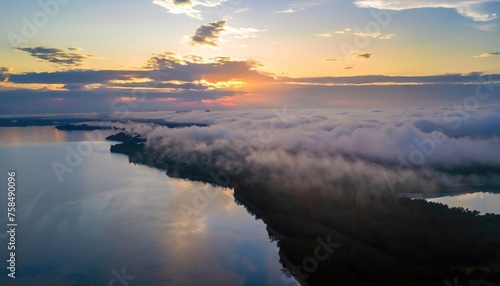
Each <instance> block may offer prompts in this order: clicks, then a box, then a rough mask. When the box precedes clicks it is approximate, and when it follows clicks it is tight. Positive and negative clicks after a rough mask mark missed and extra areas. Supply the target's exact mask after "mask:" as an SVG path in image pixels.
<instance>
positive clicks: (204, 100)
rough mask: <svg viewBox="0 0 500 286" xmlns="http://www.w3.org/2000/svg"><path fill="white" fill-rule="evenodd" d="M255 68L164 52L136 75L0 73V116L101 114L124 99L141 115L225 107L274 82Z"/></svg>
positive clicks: (253, 64) (112, 72)
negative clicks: (59, 110)
mask: <svg viewBox="0 0 500 286" xmlns="http://www.w3.org/2000/svg"><path fill="white" fill-rule="evenodd" d="M258 67H259V63H257V62H255V61H252V60H233V59H231V58H229V57H214V58H205V57H201V56H198V55H179V54H176V53H172V52H165V53H163V54H155V55H153V56H152V57H151V58H150V59H149V60H148V62H147V63H146V64H145V66H144V68H143V69H140V70H82V69H78V70H77V69H73V70H63V71H55V72H39V73H37V72H31V73H10V72H9V71H11V70H10V69H7V68H3V69H2V70H3V71H4V73H0V79H1V81H7V79H8V82H6V83H3V82H1V81H0V88H1V89H2V90H6V91H2V93H1V94H0V101H1V102H2V105H1V106H0V114H1V113H8V114H10V113H12V112H15V113H18V114H22V113H36V114H38V113H47V112H56V111H57V110H56V109H58V108H59V109H63V108H64V109H65V112H89V111H92V110H95V111H96V112H105V111H109V110H110V106H111V104H112V103H113V101H114V100H115V99H117V98H122V99H124V98H126V97H139V99H138V100H137V101H134V102H135V103H137V104H138V105H137V110H142V111H144V110H155V109H170V110H171V109H184V110H185V109H194V108H206V105H207V104H210V105H211V106H219V105H220V106H231V105H236V104H238V102H241V99H242V100H245V98H246V95H247V94H248V93H249V91H251V87H252V85H253V84H265V83H270V82H273V81H274V79H273V78H272V77H271V76H270V75H268V74H266V73H263V72H260V71H258ZM7 87H8V88H7ZM54 98H58V99H64V106H62V105H54V104H53V101H54ZM174 99H175V100H174ZM119 101H123V100H119ZM58 102H61V104H62V103H63V101H62V100H59V101H58ZM61 112H62V110H61Z"/></svg>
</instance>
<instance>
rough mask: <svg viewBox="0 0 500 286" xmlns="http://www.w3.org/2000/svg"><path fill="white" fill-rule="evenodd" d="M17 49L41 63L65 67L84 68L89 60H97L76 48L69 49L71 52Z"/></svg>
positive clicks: (42, 48)
mask: <svg viewBox="0 0 500 286" xmlns="http://www.w3.org/2000/svg"><path fill="white" fill-rule="evenodd" d="M15 49H16V50H19V51H23V52H26V53H28V54H30V56H32V57H34V58H37V59H39V61H41V62H49V63H52V64H56V65H58V66H64V67H78V66H82V65H83V64H84V63H85V62H86V61H87V60H89V59H92V58H96V56H95V55H91V54H83V53H80V52H79V50H77V49H76V48H69V49H68V50H69V51H70V52H67V51H64V50H63V49H60V48H50V47H19V48H15Z"/></svg>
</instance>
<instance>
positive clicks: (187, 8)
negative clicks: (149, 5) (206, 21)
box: [153, 0, 229, 20]
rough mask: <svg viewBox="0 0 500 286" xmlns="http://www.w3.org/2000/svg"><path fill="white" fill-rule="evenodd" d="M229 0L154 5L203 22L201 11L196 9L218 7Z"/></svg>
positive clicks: (164, 0) (172, 0) (160, 0)
mask: <svg viewBox="0 0 500 286" xmlns="http://www.w3.org/2000/svg"><path fill="white" fill-rule="evenodd" d="M228 1H229V0H153V4H156V5H159V6H161V7H163V8H165V9H167V10H168V12H169V13H171V14H185V15H188V16H189V17H191V18H195V19H199V20H203V17H202V16H201V11H200V10H197V9H195V8H194V7H198V6H200V7H217V6H220V5H222V4H224V3H225V2H228Z"/></svg>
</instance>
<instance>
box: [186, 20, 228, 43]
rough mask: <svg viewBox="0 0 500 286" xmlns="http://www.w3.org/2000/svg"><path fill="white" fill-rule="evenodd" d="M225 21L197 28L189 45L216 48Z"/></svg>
mask: <svg viewBox="0 0 500 286" xmlns="http://www.w3.org/2000/svg"><path fill="white" fill-rule="evenodd" d="M225 26H226V21H223V20H222V21H217V22H212V23H208V24H204V25H200V26H198V28H196V30H195V33H194V35H193V36H191V38H190V40H191V41H190V43H191V44H192V45H195V46H211V47H217V42H218V41H219V37H220V35H221V34H222V32H223V31H224V27H225Z"/></svg>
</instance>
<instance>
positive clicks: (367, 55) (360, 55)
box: [355, 53, 372, 60]
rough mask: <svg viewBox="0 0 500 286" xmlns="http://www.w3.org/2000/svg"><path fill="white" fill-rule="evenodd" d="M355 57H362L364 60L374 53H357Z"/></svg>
mask: <svg viewBox="0 0 500 286" xmlns="http://www.w3.org/2000/svg"><path fill="white" fill-rule="evenodd" d="M355 57H356V58H358V59H362V60H368V59H370V58H371V57H372V54H370V53H359V54H355Z"/></svg>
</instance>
